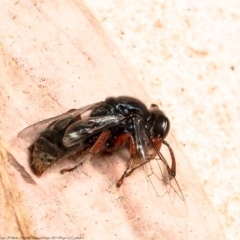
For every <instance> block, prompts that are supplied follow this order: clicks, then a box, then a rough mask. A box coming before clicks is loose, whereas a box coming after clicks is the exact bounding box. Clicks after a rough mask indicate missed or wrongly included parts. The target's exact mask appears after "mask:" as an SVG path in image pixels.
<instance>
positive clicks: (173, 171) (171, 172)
mask: <svg viewBox="0 0 240 240" xmlns="http://www.w3.org/2000/svg"><path fill="white" fill-rule="evenodd" d="M152 140H153V143H154V145H155V146H156V148H157V149H158V150H160V147H161V144H162V143H163V144H164V145H166V146H167V147H168V150H169V152H170V155H171V159H172V166H171V168H170V167H169V165H168V163H167V161H166V160H165V159H164V163H165V165H166V168H167V171H168V173H169V175H170V176H172V177H175V176H176V160H175V156H174V153H173V150H172V148H171V146H170V145H169V144H168V142H166V141H165V140H164V141H162V140H161V139H160V138H159V139H157V138H156V139H152ZM156 155H157V153H156V154H151V155H150V157H149V159H148V160H146V161H144V162H142V163H141V164H139V165H138V166H136V167H134V168H132V169H131V170H130V171H129V172H127V173H126V175H125V177H129V176H130V175H131V174H132V173H133V172H134V171H135V170H136V169H138V168H140V167H141V166H143V165H145V164H147V163H149V162H150V161H151V160H153V159H154V157H156Z"/></svg>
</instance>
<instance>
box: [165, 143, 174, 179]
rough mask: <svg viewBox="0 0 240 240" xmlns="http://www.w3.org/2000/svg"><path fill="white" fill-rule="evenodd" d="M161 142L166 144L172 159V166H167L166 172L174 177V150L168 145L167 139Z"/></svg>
mask: <svg viewBox="0 0 240 240" xmlns="http://www.w3.org/2000/svg"><path fill="white" fill-rule="evenodd" d="M163 144H164V145H166V146H167V147H168V150H169V152H170V155H171V159H172V167H171V168H169V167H168V166H167V170H168V173H169V174H170V175H171V176H172V177H175V176H176V160H175V156H174V152H173V150H172V148H171V146H170V145H169V143H168V142H167V141H165V140H164V141H163Z"/></svg>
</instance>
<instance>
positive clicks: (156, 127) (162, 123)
mask: <svg viewBox="0 0 240 240" xmlns="http://www.w3.org/2000/svg"><path fill="white" fill-rule="evenodd" d="M150 112H151V114H152V119H153V126H152V129H151V132H152V136H153V137H160V138H162V139H165V138H166V136H167V135H168V132H169V129H170V121H169V120H168V118H167V117H166V116H165V115H164V113H163V112H162V111H161V110H160V109H159V108H158V106H157V105H155V104H152V105H151V109H150Z"/></svg>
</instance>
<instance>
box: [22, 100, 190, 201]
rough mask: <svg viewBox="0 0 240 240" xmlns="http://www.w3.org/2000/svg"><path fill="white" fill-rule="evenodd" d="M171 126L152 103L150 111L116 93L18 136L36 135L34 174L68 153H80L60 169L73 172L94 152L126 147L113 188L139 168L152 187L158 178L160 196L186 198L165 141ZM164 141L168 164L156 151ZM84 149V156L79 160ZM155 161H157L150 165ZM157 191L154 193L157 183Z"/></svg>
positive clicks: (41, 122)
mask: <svg viewBox="0 0 240 240" xmlns="http://www.w3.org/2000/svg"><path fill="white" fill-rule="evenodd" d="M86 113H88V115H87V116H85V115H86ZM84 116H85V117H84ZM169 129H170V121H169V119H168V118H167V117H166V116H165V114H164V113H163V112H162V111H161V110H160V109H159V107H158V106H157V105H156V104H151V107H150V108H149V109H148V108H147V107H146V105H145V104H144V103H142V102H141V101H140V100H138V99H136V98H133V97H128V96H119V97H108V98H107V99H106V100H105V101H101V102H97V103H94V104H90V105H87V106H85V107H82V108H79V109H72V110H70V111H68V112H66V113H63V114H61V115H58V116H56V117H52V118H49V119H46V120H43V121H40V122H38V123H35V124H33V125H31V126H29V127H27V128H25V129H24V130H22V131H21V132H20V133H19V134H18V136H19V137H28V136H31V135H34V136H35V140H34V141H33V143H32V145H31V147H30V148H29V149H30V152H31V154H30V162H31V168H32V170H33V172H34V173H35V174H36V175H38V176H41V175H42V174H43V173H44V172H45V171H46V170H47V169H48V168H49V167H50V166H52V165H53V164H55V163H57V162H58V161H59V160H60V159H63V158H66V157H68V156H70V155H72V154H77V155H78V156H80V161H79V162H78V164H76V165H75V166H74V167H72V168H68V169H62V170H61V171H60V173H62V174H63V173H65V172H70V171H73V170H74V169H76V168H78V167H79V166H81V165H82V164H84V162H86V161H87V160H89V159H91V158H92V157H93V156H94V155H96V154H98V153H102V152H109V153H113V152H115V151H117V150H119V149H120V148H122V147H124V146H126V145H128V148H129V152H130V158H129V159H128V161H127V164H126V169H125V171H124V172H123V174H122V176H121V178H120V179H119V180H118V181H117V183H116V186H117V187H118V188H119V187H120V186H121V185H122V183H123V181H124V179H125V178H126V177H129V176H130V175H131V174H132V173H133V172H134V171H135V170H136V169H138V168H140V167H143V168H144V171H145V173H146V176H147V178H148V179H149V180H150V182H151V183H152V185H153V183H154V182H156V181H159V182H161V183H162V184H161V185H164V186H165V188H166V190H164V191H163V194H162V195H164V194H165V193H166V192H169V191H170V189H171V190H173V192H174V194H175V193H176V194H177V195H178V196H179V197H180V198H181V199H182V200H183V201H184V200H185V199H184V196H183V194H182V191H181V189H180V187H179V185H178V183H177V180H176V178H175V177H176V161H175V156H174V153H173V150H172V148H171V146H170V145H169V144H168V143H167V141H166V140H165V138H166V137H167V135H168V132H169ZM162 144H163V145H165V146H166V147H167V149H168V150H169V153H170V156H171V164H168V162H167V161H166V160H165V158H164V156H163V154H161V152H160V149H161V146H162ZM83 152H85V153H86V152H87V154H85V156H84V157H82V158H81V153H83ZM153 162H154V163H155V164H154V165H151V164H152V163H153ZM147 166H148V167H147ZM151 179H152V180H151ZM153 187H154V186H153ZM155 191H156V193H157V192H158V190H157V189H156V187H155ZM157 194H158V193H157Z"/></svg>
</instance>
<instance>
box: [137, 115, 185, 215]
mask: <svg viewBox="0 0 240 240" xmlns="http://www.w3.org/2000/svg"><path fill="white" fill-rule="evenodd" d="M134 130H135V141H136V146H137V150H138V152H139V154H140V157H141V158H142V163H141V165H142V166H143V169H144V172H145V177H146V180H147V182H148V185H149V187H148V190H149V193H150V194H149V195H150V198H151V200H152V201H153V203H154V204H155V205H156V206H157V207H158V208H161V209H163V210H164V211H166V212H168V213H170V214H172V215H177V216H182V217H184V216H186V214H187V206H186V204H185V199H184V196H183V193H182V191H181V189H180V187H179V184H178V182H177V180H176V179H175V178H174V177H172V176H171V175H169V173H168V170H167V165H168V162H167V161H166V159H165V158H164V156H163V155H162V154H161V152H159V151H158V150H157V148H156V147H155V146H154V143H153V142H152V140H151V138H150V136H149V135H148V133H147V132H146V129H145V127H144V124H143V123H142V121H141V120H140V119H135V120H134ZM152 156H154V157H152ZM169 198H170V199H169Z"/></svg>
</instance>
